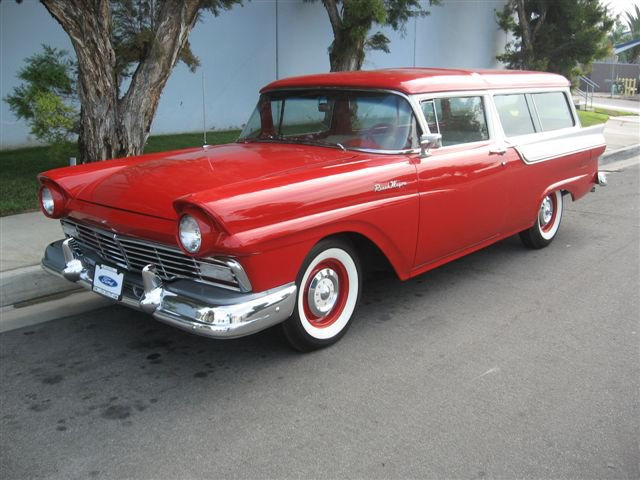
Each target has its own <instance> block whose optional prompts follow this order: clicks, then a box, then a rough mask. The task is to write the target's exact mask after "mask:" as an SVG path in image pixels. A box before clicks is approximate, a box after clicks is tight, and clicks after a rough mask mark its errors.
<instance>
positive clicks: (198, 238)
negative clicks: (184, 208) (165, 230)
mask: <svg viewBox="0 0 640 480" xmlns="http://www.w3.org/2000/svg"><path fill="white" fill-rule="evenodd" d="M178 233H179V236H180V243H181V244H182V247H183V248H184V249H185V250H186V251H187V252H189V253H196V252H197V251H198V250H200V246H201V245H202V232H200V226H199V225H198V221H197V220H196V219H195V218H193V217H192V216H191V215H183V216H182V218H181V219H180V227H179V228H178Z"/></svg>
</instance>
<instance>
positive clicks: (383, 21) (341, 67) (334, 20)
mask: <svg viewBox="0 0 640 480" xmlns="http://www.w3.org/2000/svg"><path fill="white" fill-rule="evenodd" d="M311 1H314V0H311ZM322 3H323V5H324V7H325V9H326V10H327V14H328V15H329V21H330V22H331V28H332V30H333V42H332V43H331V46H330V47H329V61H330V64H331V71H332V72H336V71H345V70H360V69H361V68H362V64H363V62H364V58H365V54H366V51H367V50H381V51H384V52H387V53H389V42H390V41H389V39H388V38H387V36H386V35H384V34H383V33H382V32H381V31H379V30H378V31H377V32H374V33H373V34H370V32H371V30H372V29H373V27H374V26H378V27H384V26H389V27H391V28H393V29H394V30H397V31H400V32H402V33H405V28H406V24H407V21H408V20H409V19H410V18H413V17H424V16H426V15H428V14H429V11H428V10H426V9H425V8H424V7H423V6H422V2H421V1H420V0H322ZM439 4H440V0H429V5H439Z"/></svg>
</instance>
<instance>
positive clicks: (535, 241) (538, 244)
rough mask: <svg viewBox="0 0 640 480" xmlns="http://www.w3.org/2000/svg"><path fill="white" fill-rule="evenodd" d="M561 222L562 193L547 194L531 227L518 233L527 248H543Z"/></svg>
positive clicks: (553, 235) (553, 236)
mask: <svg viewBox="0 0 640 480" xmlns="http://www.w3.org/2000/svg"><path fill="white" fill-rule="evenodd" d="M561 220H562V192H561V191H559V190H558V191H555V192H552V193H549V194H548V195H547V196H545V197H544V198H543V199H542V202H541V203H540V205H539V207H538V214H537V216H536V221H535V223H534V224H533V226H532V227H531V228H529V229H527V230H524V231H523V232H520V239H521V240H522V243H524V244H525V245H526V246H527V247H529V248H544V247H546V246H547V245H549V244H550V243H551V242H552V240H553V239H554V238H555V236H556V234H557V233H558V229H559V228H560V221H561Z"/></svg>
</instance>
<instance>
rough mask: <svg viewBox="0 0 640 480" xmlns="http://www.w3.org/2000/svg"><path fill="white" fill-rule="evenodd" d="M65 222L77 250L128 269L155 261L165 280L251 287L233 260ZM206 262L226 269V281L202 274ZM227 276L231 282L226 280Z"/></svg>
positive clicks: (133, 269)
mask: <svg viewBox="0 0 640 480" xmlns="http://www.w3.org/2000/svg"><path fill="white" fill-rule="evenodd" d="M61 224H62V227H63V231H64V232H65V234H66V235H67V237H71V238H73V239H74V240H75V245H74V248H75V249H76V250H80V251H81V252H82V250H84V249H86V250H91V251H93V252H95V253H96V254H98V255H99V256H100V257H102V258H104V259H105V260H107V261H109V262H112V263H114V264H115V265H117V266H119V267H121V268H124V269H126V270H129V271H132V272H142V269H143V268H144V267H145V266H146V265H149V264H153V265H155V266H156V268H157V273H158V275H159V276H160V277H161V278H162V279H163V280H173V279H176V278H188V279H193V280H198V281H202V282H206V283H210V284H213V285H216V286H220V287H224V288H227V289H231V290H236V291H244V292H246V291H250V290H251V285H250V284H249V280H248V278H247V276H246V274H245V273H244V271H243V270H242V267H241V266H240V264H239V263H238V262H236V261H234V260H232V259H226V258H222V257H221V258H220V259H216V258H206V259H200V258H199V259H195V258H193V257H190V256H188V255H185V254H184V253H182V251H181V250H180V249H178V248H175V247H171V246H168V245H162V244H159V243H155V242H148V241H145V240H140V239H136V238H132V237H126V236H122V235H120V234H117V233H115V232H109V231H107V230H103V229H101V228H98V227H94V226H93V225H89V224H86V223H80V222H77V221H75V220H72V219H70V218H65V219H63V220H61ZM202 264H205V266H206V264H208V265H212V266H215V268H214V269H211V268H209V269H208V270H209V271H210V272H211V271H220V272H224V273H225V275H224V277H223V278H225V280H221V279H217V278H213V277H207V276H204V275H202V272H201V268H200V265H202ZM210 275H211V273H210ZM227 278H228V279H229V281H226V279H227ZM231 279H233V280H231Z"/></svg>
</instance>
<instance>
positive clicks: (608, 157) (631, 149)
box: [599, 144, 640, 165]
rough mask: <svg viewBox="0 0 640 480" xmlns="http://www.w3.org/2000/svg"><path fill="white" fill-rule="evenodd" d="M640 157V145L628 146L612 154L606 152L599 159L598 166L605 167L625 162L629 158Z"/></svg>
mask: <svg viewBox="0 0 640 480" xmlns="http://www.w3.org/2000/svg"><path fill="white" fill-rule="evenodd" d="M638 155H640V144H639V145H630V146H628V147H623V148H618V149H617V150H613V151H612V152H606V153H604V155H602V156H601V157H600V162H599V164H600V165H607V164H609V163H613V162H618V161H620V160H627V159H629V158H632V157H635V156H638Z"/></svg>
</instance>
